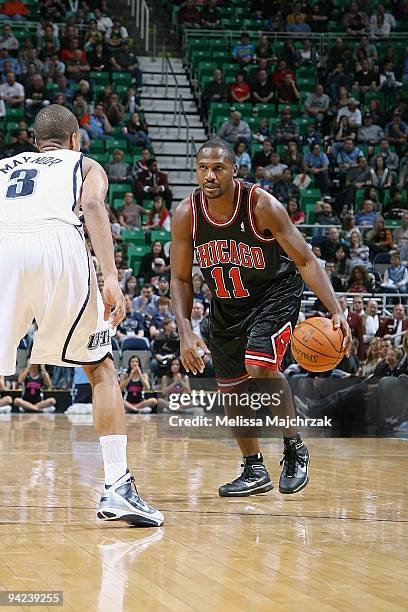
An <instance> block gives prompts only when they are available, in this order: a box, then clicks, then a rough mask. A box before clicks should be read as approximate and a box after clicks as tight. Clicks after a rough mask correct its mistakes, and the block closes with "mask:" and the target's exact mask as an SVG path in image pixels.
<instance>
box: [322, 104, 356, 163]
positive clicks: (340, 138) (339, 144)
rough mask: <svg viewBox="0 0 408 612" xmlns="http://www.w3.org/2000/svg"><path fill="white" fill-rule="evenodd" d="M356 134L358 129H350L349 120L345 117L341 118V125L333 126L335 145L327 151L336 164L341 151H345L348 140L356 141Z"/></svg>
mask: <svg viewBox="0 0 408 612" xmlns="http://www.w3.org/2000/svg"><path fill="white" fill-rule="evenodd" d="M356 134H357V130H356V128H352V127H350V124H349V120H348V118H347V117H346V116H345V115H343V116H342V117H341V118H340V122H339V123H335V124H334V125H333V129H332V141H333V145H332V147H331V148H328V150H327V151H328V153H329V154H330V155H331V158H332V160H333V161H334V162H337V158H338V154H339V151H342V150H343V149H344V147H345V142H346V140H350V139H351V140H352V141H353V142H354V141H355V139H356Z"/></svg>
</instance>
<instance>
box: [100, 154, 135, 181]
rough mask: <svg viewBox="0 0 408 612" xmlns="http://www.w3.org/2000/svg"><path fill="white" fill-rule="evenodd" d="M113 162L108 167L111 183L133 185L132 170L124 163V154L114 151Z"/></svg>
mask: <svg viewBox="0 0 408 612" xmlns="http://www.w3.org/2000/svg"><path fill="white" fill-rule="evenodd" d="M112 156H113V160H112V161H110V162H108V164H107V165H106V173H107V175H108V179H109V181H110V182H111V183H131V182H132V168H131V166H130V164H128V163H126V162H124V161H123V157H124V153H123V151H121V150H120V149H114V150H113V154H112Z"/></svg>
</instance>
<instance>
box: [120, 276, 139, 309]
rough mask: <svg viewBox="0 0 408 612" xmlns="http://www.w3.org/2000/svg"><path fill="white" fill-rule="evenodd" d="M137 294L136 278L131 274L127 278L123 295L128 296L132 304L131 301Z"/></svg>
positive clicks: (137, 284)
mask: <svg viewBox="0 0 408 612" xmlns="http://www.w3.org/2000/svg"><path fill="white" fill-rule="evenodd" d="M139 292H140V291H139V283H138V282H137V278H136V276H133V274H132V275H131V276H129V278H128V279H127V281H126V283H125V288H124V294H125V295H128V296H129V297H130V298H131V300H132V304H133V300H134V298H135V297H136V296H138V295H139ZM132 308H133V305H132Z"/></svg>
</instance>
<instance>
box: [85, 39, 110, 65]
mask: <svg viewBox="0 0 408 612" xmlns="http://www.w3.org/2000/svg"><path fill="white" fill-rule="evenodd" d="M88 64H89V67H90V69H91V70H95V71H97V72H108V71H110V69H111V54H110V52H109V51H108V50H107V49H105V47H104V46H103V44H102V42H97V43H96V44H95V46H94V47H93V48H92V49H91V50H90V51H89V52H88Z"/></svg>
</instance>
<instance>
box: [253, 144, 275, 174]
mask: <svg viewBox="0 0 408 612" xmlns="http://www.w3.org/2000/svg"><path fill="white" fill-rule="evenodd" d="M272 153H273V149H272V142H271V140H270V139H269V138H266V139H265V140H264V141H263V142H262V150H261V151H257V152H256V153H255V155H254V156H253V158H252V166H253V168H254V170H255V169H256V168H257V167H258V166H262V167H265V166H268V165H269V164H270V163H271V161H272V160H271V155H272Z"/></svg>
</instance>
